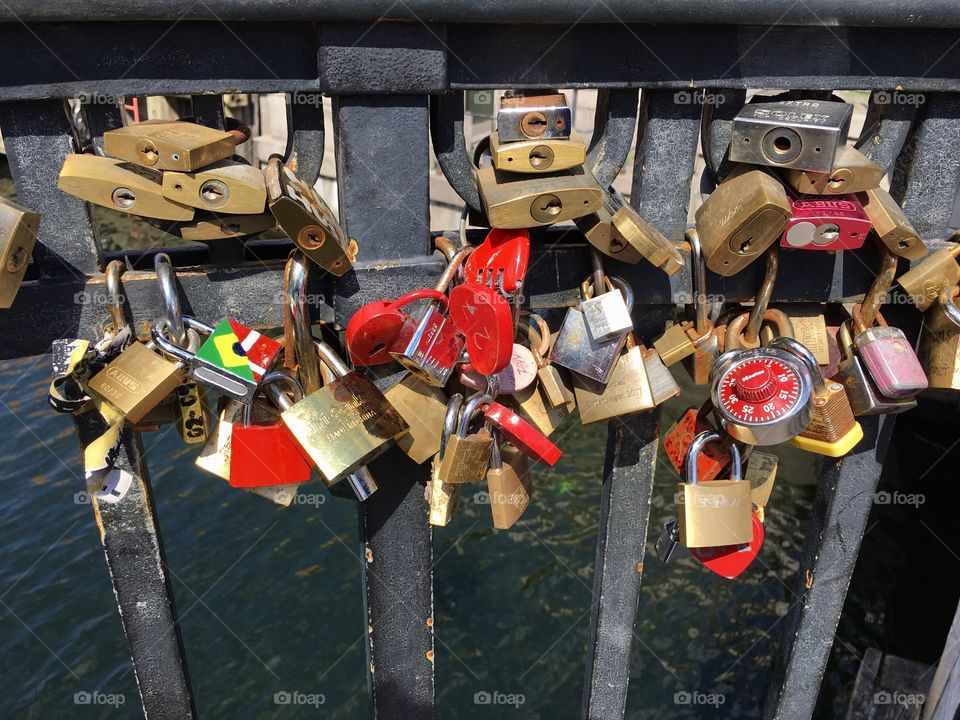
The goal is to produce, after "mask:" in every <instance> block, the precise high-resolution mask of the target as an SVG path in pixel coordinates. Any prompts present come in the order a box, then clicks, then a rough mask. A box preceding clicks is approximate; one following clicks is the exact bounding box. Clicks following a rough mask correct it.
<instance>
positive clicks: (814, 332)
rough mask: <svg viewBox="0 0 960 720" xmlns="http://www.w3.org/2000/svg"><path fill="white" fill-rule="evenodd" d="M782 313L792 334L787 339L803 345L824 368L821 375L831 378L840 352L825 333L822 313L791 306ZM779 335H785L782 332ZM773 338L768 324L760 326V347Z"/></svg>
mask: <svg viewBox="0 0 960 720" xmlns="http://www.w3.org/2000/svg"><path fill="white" fill-rule="evenodd" d="M783 312H784V313H785V314H786V316H787V319H788V320H789V321H790V327H791V328H792V334H791V335H787V337H792V338H794V339H796V340H797V341H799V342H801V343H803V345H804V346H805V347H806V348H807V349H808V350H809V351H810V352H812V353H813V356H814V357H815V358H816V359H817V363H818V364H819V365H820V366H822V367H825V368H826V369H825V370H824V373H823V374H824V376H826V377H830V376H832V375H833V374H834V372H835V368H836V363H838V362H840V359H839V358H840V351H839V348H838V347H837V342H836V339H835V337H834V336H832V335H831V334H830V333H829V332H828V331H827V320H826V318H825V317H824V315H823V311H822V310H819V309H808V308H804V307H802V306H801V307H798V306H795V305H791V306H789V307H788V308H787V309H785V310H784V311H783ZM781 334H784V335H786V333H783V332H782V331H781ZM834 335H835V333H834ZM775 337H776V334H775V331H774V328H772V327H771V326H770V325H769V324H764V325H762V326H761V328H760V344H761V345H769V344H770V341H771V340H773V338H775ZM831 367H833V368H834V370H833V371H831V370H830V368H831Z"/></svg>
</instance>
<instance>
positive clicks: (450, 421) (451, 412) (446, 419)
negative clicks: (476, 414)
mask: <svg viewBox="0 0 960 720" xmlns="http://www.w3.org/2000/svg"><path fill="white" fill-rule="evenodd" d="M462 407H463V395H461V394H460V393H454V394H453V395H451V396H450V399H449V400H448V401H447V412H446V413H445V414H444V416H443V431H442V432H441V433H440V459H441V460H442V459H443V454H444V452H446V450H447V441H448V440H449V439H450V436H451V435H453V434H454V433H455V432H456V431H457V423H458V421H459V420H460V409H461V408H462Z"/></svg>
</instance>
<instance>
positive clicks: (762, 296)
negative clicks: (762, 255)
mask: <svg viewBox="0 0 960 720" xmlns="http://www.w3.org/2000/svg"><path fill="white" fill-rule="evenodd" d="M779 265H780V256H779V254H778V249H777V246H776V244H774V245H771V246H770V249H769V250H767V269H766V272H765V274H764V276H763V282H762V283H760V290H758V291H757V297H756V299H755V300H754V302H753V307H752V308H751V309H750V320H749V321H748V322H747V329H746V330H745V331H744V333H743V339H744V340H745V341H746V343H747V345H748V346H751V347H754V345H753V344H754V343H756V342H758V341H759V339H760V326H761V325H763V320H764V315H765V314H766V312H767V308H768V307H769V306H770V298H771V297H772V296H773V285H774V283H776V281H777V269H778V267H779Z"/></svg>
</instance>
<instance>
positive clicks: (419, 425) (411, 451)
mask: <svg viewBox="0 0 960 720" xmlns="http://www.w3.org/2000/svg"><path fill="white" fill-rule="evenodd" d="M383 395H384V397H385V398H386V399H387V401H388V402H389V403H390V404H391V405H393V407H394V408H396V410H397V412H398V413H400V417H402V418H403V419H404V421H405V422H406V423H407V425H409V426H410V432H409V433H407V434H406V435H403V436H402V437H400V438H399V439H398V440H397V447H399V448H400V449H401V450H403V451H404V452H405V453H406V454H407V456H408V457H409V458H410V459H411V460H413V461H414V462H415V463H417V464H418V465H420V464H422V463H424V462H426V461H427V460H429V459H430V458H432V457H433V456H434V455H436V454H437V452H438V451H439V450H440V433H441V432H442V430H443V418H444V414H445V413H446V410H447V396H446V395H445V394H444V392H443V390H442V389H440V388H438V387H433V386H432V385H427V384H426V383H424V382H423V381H422V380H420V379H419V378H417V377H416V376H415V375H411V374H408V375H405V376H404V377H403V379H402V380H401V381H400V382H398V383H397V384H396V385H393V386H392V387H390V388H389V389H387V390H386V391H385V392H384V393H383Z"/></svg>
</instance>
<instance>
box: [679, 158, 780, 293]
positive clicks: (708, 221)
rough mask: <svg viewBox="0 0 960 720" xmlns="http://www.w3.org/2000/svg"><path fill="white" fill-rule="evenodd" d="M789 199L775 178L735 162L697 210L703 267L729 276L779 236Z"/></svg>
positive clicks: (738, 270)
mask: <svg viewBox="0 0 960 720" xmlns="http://www.w3.org/2000/svg"><path fill="white" fill-rule="evenodd" d="M789 219H790V201H789V200H788V199H787V193H786V191H785V190H784V189H783V185H781V184H780V181H779V180H777V179H776V178H775V177H773V176H772V175H771V174H770V173H769V172H767V171H766V170H763V169H761V168H756V167H750V166H749V165H740V166H738V167H737V168H735V169H734V170H733V171H732V172H731V173H730V174H729V175H727V177H726V178H725V179H724V181H723V182H722V183H720V184H719V185H718V186H717V189H716V190H714V191H713V194H711V195H710V197H708V198H707V199H706V201H705V202H704V203H703V205H701V206H700V207H699V208H697V213H696V221H697V231H698V232H699V234H700V244H701V246H702V248H703V258H704V261H705V262H706V264H707V267H708V268H710V269H711V270H713V272H715V273H717V274H718V275H723V276H724V277H730V276H731V275H735V274H736V273H738V272H740V271H741V270H742V269H743V268H745V267H746V266H747V265H749V264H750V263H751V262H753V261H754V260H756V259H757V258H758V257H760V255H761V254H763V253H764V251H766V249H767V248H768V247H770V246H771V245H772V244H773V243H774V242H776V241H777V240H779V239H780V236H781V235H782V234H783V230H784V228H785V227H786V226H787V221H788V220H789Z"/></svg>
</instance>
